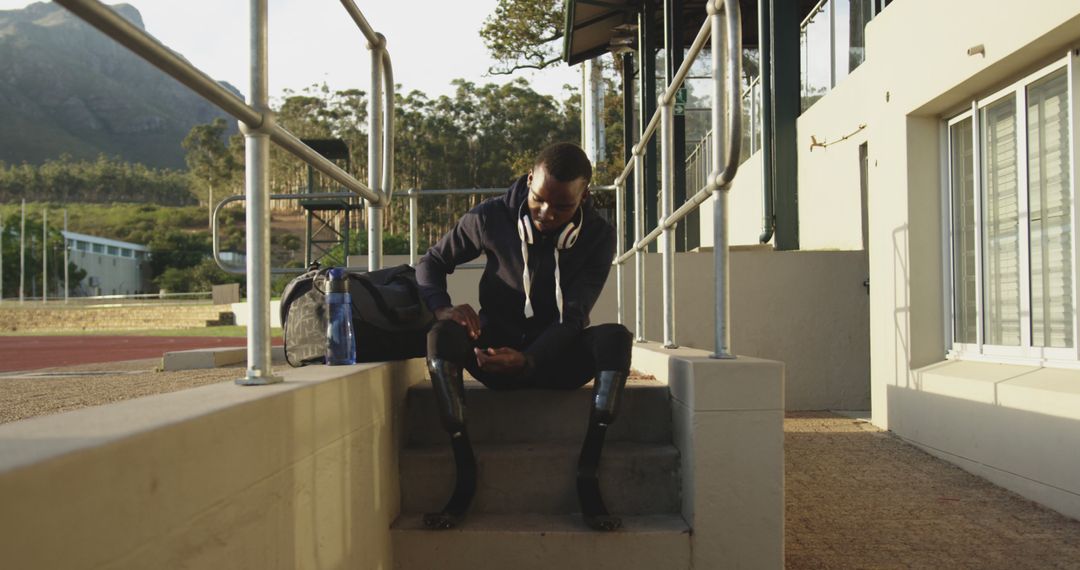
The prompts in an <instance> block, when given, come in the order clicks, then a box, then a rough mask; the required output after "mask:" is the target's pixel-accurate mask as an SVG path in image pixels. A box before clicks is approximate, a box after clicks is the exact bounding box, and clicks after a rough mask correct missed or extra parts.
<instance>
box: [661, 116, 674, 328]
mask: <svg viewBox="0 0 1080 570" xmlns="http://www.w3.org/2000/svg"><path fill="white" fill-rule="evenodd" d="M674 138H675V108H674V104H673V102H672V101H670V100H668V99H667V98H665V99H664V100H663V101H662V102H661V103H660V219H661V220H665V221H666V220H667V219H668V217H670V216H671V211H672V205H671V204H672V200H673V199H674V194H675V163H674V162H675V149H674V145H675V141H674ZM660 255H661V258H660V263H661V264H662V266H661V272H660V273H661V279H662V291H663V296H664V348H675V347H676V346H677V345H676V344H675V228H674V226H671V227H666V228H664V231H663V233H661V234H660Z"/></svg>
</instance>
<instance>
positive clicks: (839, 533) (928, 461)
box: [784, 412, 1080, 570]
mask: <svg viewBox="0 0 1080 570" xmlns="http://www.w3.org/2000/svg"><path fill="white" fill-rule="evenodd" d="M784 427H785V430H784V431H785V452H786V453H785V459H786V466H787V471H786V483H787V487H786V489H785V493H786V498H787V501H786V502H787V540H786V549H787V567H788V568H791V569H804V568H807V569H809V568H838V569H839V568H928V569H937V568H942V569H953V568H972V569H974V568H979V569H999V568H1000V569H1009V570H1015V569H1028V568H1030V569H1033V570H1034V569H1039V570H1041V569H1049V568H1080V522H1077V521H1075V520H1072V519H1068V518H1066V517H1063V516H1061V515H1059V514H1057V513H1055V512H1053V511H1051V510H1049V509H1045V508H1043V507H1040V506H1039V505H1036V504H1035V503H1032V502H1030V501H1027V500H1025V499H1023V498H1021V497H1020V496H1018V495H1015V494H1013V493H1010V492H1008V491H1005V490H1004V489H1001V488H1000V487H996V486H994V485H991V484H990V483H988V482H986V481H985V480H983V479H980V478H978V477H975V476H974V475H971V474H969V473H967V472H966V471H963V470H961V469H959V468H958V467H954V466H952V465H951V464H948V463H945V462H944V461H941V460H938V459H936V458H934V457H932V456H930V455H928V454H926V453H924V452H922V451H920V450H919V449H917V448H915V447H913V446H910V445H908V444H906V443H904V442H903V441H901V440H900V439H899V438H897V437H895V436H893V435H891V434H889V433H887V432H882V431H880V430H877V429H876V428H874V427H873V426H871V425H870V424H867V423H865V422H859V421H857V420H852V419H849V418H845V417H840V416H836V415H833V414H829V413H824V412H822V413H801V414H789V416H788V418H787V420H786V421H785V425H784Z"/></svg>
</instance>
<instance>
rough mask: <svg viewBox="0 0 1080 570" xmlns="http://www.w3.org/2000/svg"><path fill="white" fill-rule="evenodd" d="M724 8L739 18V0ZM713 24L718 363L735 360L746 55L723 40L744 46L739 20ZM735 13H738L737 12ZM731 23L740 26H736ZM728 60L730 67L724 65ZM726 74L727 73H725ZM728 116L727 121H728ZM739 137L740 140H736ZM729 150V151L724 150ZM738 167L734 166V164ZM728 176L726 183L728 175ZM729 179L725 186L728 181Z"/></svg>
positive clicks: (726, 1) (714, 19)
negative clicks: (733, 276) (734, 174)
mask: <svg viewBox="0 0 1080 570" xmlns="http://www.w3.org/2000/svg"><path fill="white" fill-rule="evenodd" d="M720 2H723V5H724V11H725V12H727V14H728V15H731V14H733V13H734V14H736V15H737V14H738V10H739V3H738V1H737V0H717V4H719V3H720ZM708 10H709V18H710V22H711V25H712V69H713V106H712V128H713V140H712V156H713V165H714V166H713V168H714V169H715V170H714V172H715V174H714V175H713V181H714V185H715V189H714V190H713V197H714V198H715V200H714V202H713V256H714V265H715V283H716V341H715V352H714V354H713V355H712V356H713V358H734V355H732V354H731V298H730V292H729V289H728V280H729V275H730V271H729V270H730V266H729V263H730V256H729V255H728V203H727V202H728V188H729V187H730V179H731V171H732V170H733V169H735V168H737V167H738V157H737V156H736V157H734V159H732V156H731V153H733V152H734V153H735V154H736V155H737V154H738V152H737V151H738V145H739V143H740V142H741V138H742V134H741V132H742V130H741V129H740V128H739V126H740V125H739V122H740V119H741V117H737V116H734V114H735V113H738V112H741V111H740V110H739V104H740V103H741V101H742V96H741V94H740V93H739V83H738V81H739V77H740V75H741V69H740V68H741V57H742V54H737V55H732V54H731V53H730V51H731V50H730V49H727V50H725V49H724V40H725V39H731V41H730V42H729V45H736V46H741V45H742V37H741V30H740V28H739V25H738V22H739V21H740V20H741V18H739V17H735V18H728V20H727V21H728V23H729V26H728V29H727V30H725V28H724V21H725V19H724V18H722V17H721V15H720V9H719V8H718V7H717V5H716V4H713V3H710V4H709V8H708ZM732 11H734V12H732ZM732 22H735V23H734V24H732ZM724 55H727V56H728V59H729V61H728V62H727V65H726V66H725V65H724V57H723V56H724ZM721 69H723V70H724V71H723V73H721V72H720V70H721ZM732 93H735V94H737V98H733V99H734V100H733V101H728V98H727V96H728V95H731V94H732ZM725 111H726V112H727V115H728V117H727V119H728V120H727V121H725ZM735 137H739V140H736V139H735ZM725 145H727V146H726V148H725ZM733 163H734V164H733ZM725 174H727V176H726V177H725V176H724V175H725ZM724 178H726V180H725V179H724Z"/></svg>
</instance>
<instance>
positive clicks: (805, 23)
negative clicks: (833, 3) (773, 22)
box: [799, 0, 829, 32]
mask: <svg viewBox="0 0 1080 570" xmlns="http://www.w3.org/2000/svg"><path fill="white" fill-rule="evenodd" d="M828 1H829V0H818V3H817V4H814V7H813V8H812V9H811V10H810V13H809V14H807V15H806V17H805V18H803V21H802V22H800V23H799V31H800V32H802V31H805V30H806V26H808V25H810V21H811V20H813V19H814V16H817V15H818V12H820V11H821V10H822V8H824V7H825V3H826V2H828Z"/></svg>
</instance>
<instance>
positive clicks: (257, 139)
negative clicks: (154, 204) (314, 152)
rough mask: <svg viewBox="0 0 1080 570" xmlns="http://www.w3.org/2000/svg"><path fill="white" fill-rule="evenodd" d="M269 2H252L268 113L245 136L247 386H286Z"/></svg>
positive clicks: (256, 74) (255, 60)
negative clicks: (273, 199) (274, 345)
mask: <svg viewBox="0 0 1080 570" xmlns="http://www.w3.org/2000/svg"><path fill="white" fill-rule="evenodd" d="M266 3H267V0H250V7H251V37H250V42H251V79H250V85H249V89H248V92H249V93H250V95H249V97H250V100H249V104H250V105H251V107H252V108H254V109H255V110H256V111H258V112H260V113H262V124H261V125H260V126H259V128H257V129H252V128H251V127H249V126H248V125H247V124H246V123H240V129H241V131H242V132H243V133H244V157H245V164H244V176H245V183H246V186H247V203H248V207H247V213H246V217H247V219H246V221H247V229H246V234H247V235H246V238H247V260H246V262H247V297H248V310H249V311H251V315H250V319H249V320H248V331H247V351H248V360H247V362H248V363H247V375H246V376H245V377H244V378H240V379H238V380H237V381H236V383H237V384H241V385H248V386H254V385H263V384H274V383H277V382H281V381H282V378H281V377H280V376H274V375H273V368H272V366H273V365H272V362H271V358H270V255H269V253H270V211H269V203H270V130H269V129H270V128H271V125H272V124H273V115H272V114H271V113H270V103H269V90H268V87H267V86H268V80H267V9H266Z"/></svg>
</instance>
